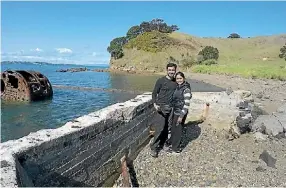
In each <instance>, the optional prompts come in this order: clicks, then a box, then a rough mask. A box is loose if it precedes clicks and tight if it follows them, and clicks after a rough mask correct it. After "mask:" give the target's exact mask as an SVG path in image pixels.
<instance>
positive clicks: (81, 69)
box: [56, 67, 88, 72]
mask: <svg viewBox="0 0 286 188" xmlns="http://www.w3.org/2000/svg"><path fill="white" fill-rule="evenodd" d="M82 71H88V69H87V68H86V67H84V68H70V69H60V70H57V71H56V72H82Z"/></svg>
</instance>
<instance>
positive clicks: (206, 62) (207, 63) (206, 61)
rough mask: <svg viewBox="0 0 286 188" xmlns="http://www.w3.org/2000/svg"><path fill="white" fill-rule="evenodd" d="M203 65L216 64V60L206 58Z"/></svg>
mask: <svg viewBox="0 0 286 188" xmlns="http://www.w3.org/2000/svg"><path fill="white" fill-rule="evenodd" d="M203 64H204V65H213V64H217V60H215V59H207V60H205V61H203Z"/></svg>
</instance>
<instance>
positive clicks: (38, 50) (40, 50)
mask: <svg viewBox="0 0 286 188" xmlns="http://www.w3.org/2000/svg"><path fill="white" fill-rule="evenodd" d="M30 51H32V52H42V51H43V50H42V49H40V48H36V49H31V50H30Z"/></svg>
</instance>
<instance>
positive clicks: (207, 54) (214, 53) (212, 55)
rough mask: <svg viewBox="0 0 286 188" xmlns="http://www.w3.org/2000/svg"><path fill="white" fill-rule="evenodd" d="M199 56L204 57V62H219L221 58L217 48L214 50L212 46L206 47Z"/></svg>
mask: <svg viewBox="0 0 286 188" xmlns="http://www.w3.org/2000/svg"><path fill="white" fill-rule="evenodd" d="M198 55H201V56H203V61H205V60H208V59H215V60H217V59H218V57H219V51H218V49H217V48H214V47H212V46H206V47H204V48H203V49H202V50H201V51H200V52H199V54H198Z"/></svg>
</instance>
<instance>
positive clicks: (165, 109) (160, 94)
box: [150, 63, 177, 157]
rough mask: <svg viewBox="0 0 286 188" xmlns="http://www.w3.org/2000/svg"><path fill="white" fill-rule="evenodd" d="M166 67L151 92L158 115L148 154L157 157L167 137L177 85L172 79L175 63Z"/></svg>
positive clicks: (175, 67)
mask: <svg viewBox="0 0 286 188" xmlns="http://www.w3.org/2000/svg"><path fill="white" fill-rule="evenodd" d="M166 69H167V75H166V76H164V77H161V78H159V79H158V80H157V81H156V84H155V87H154V90H153V93H152V100H153V103H154V108H155V109H156V111H157V115H158V116H157V117H156V122H154V123H155V124H154V129H155V135H154V139H153V142H152V143H151V144H150V149H151V153H150V154H151V156H152V157H158V153H159V149H160V148H163V146H164V144H165V142H166V140H167V139H168V125H169V117H170V115H171V109H172V108H171V100H172V96H173V93H174V91H175V89H176V86H177V85H176V82H175V79H174V76H175V73H176V69H177V65H176V64H175V63H168V64H167V66H166Z"/></svg>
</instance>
